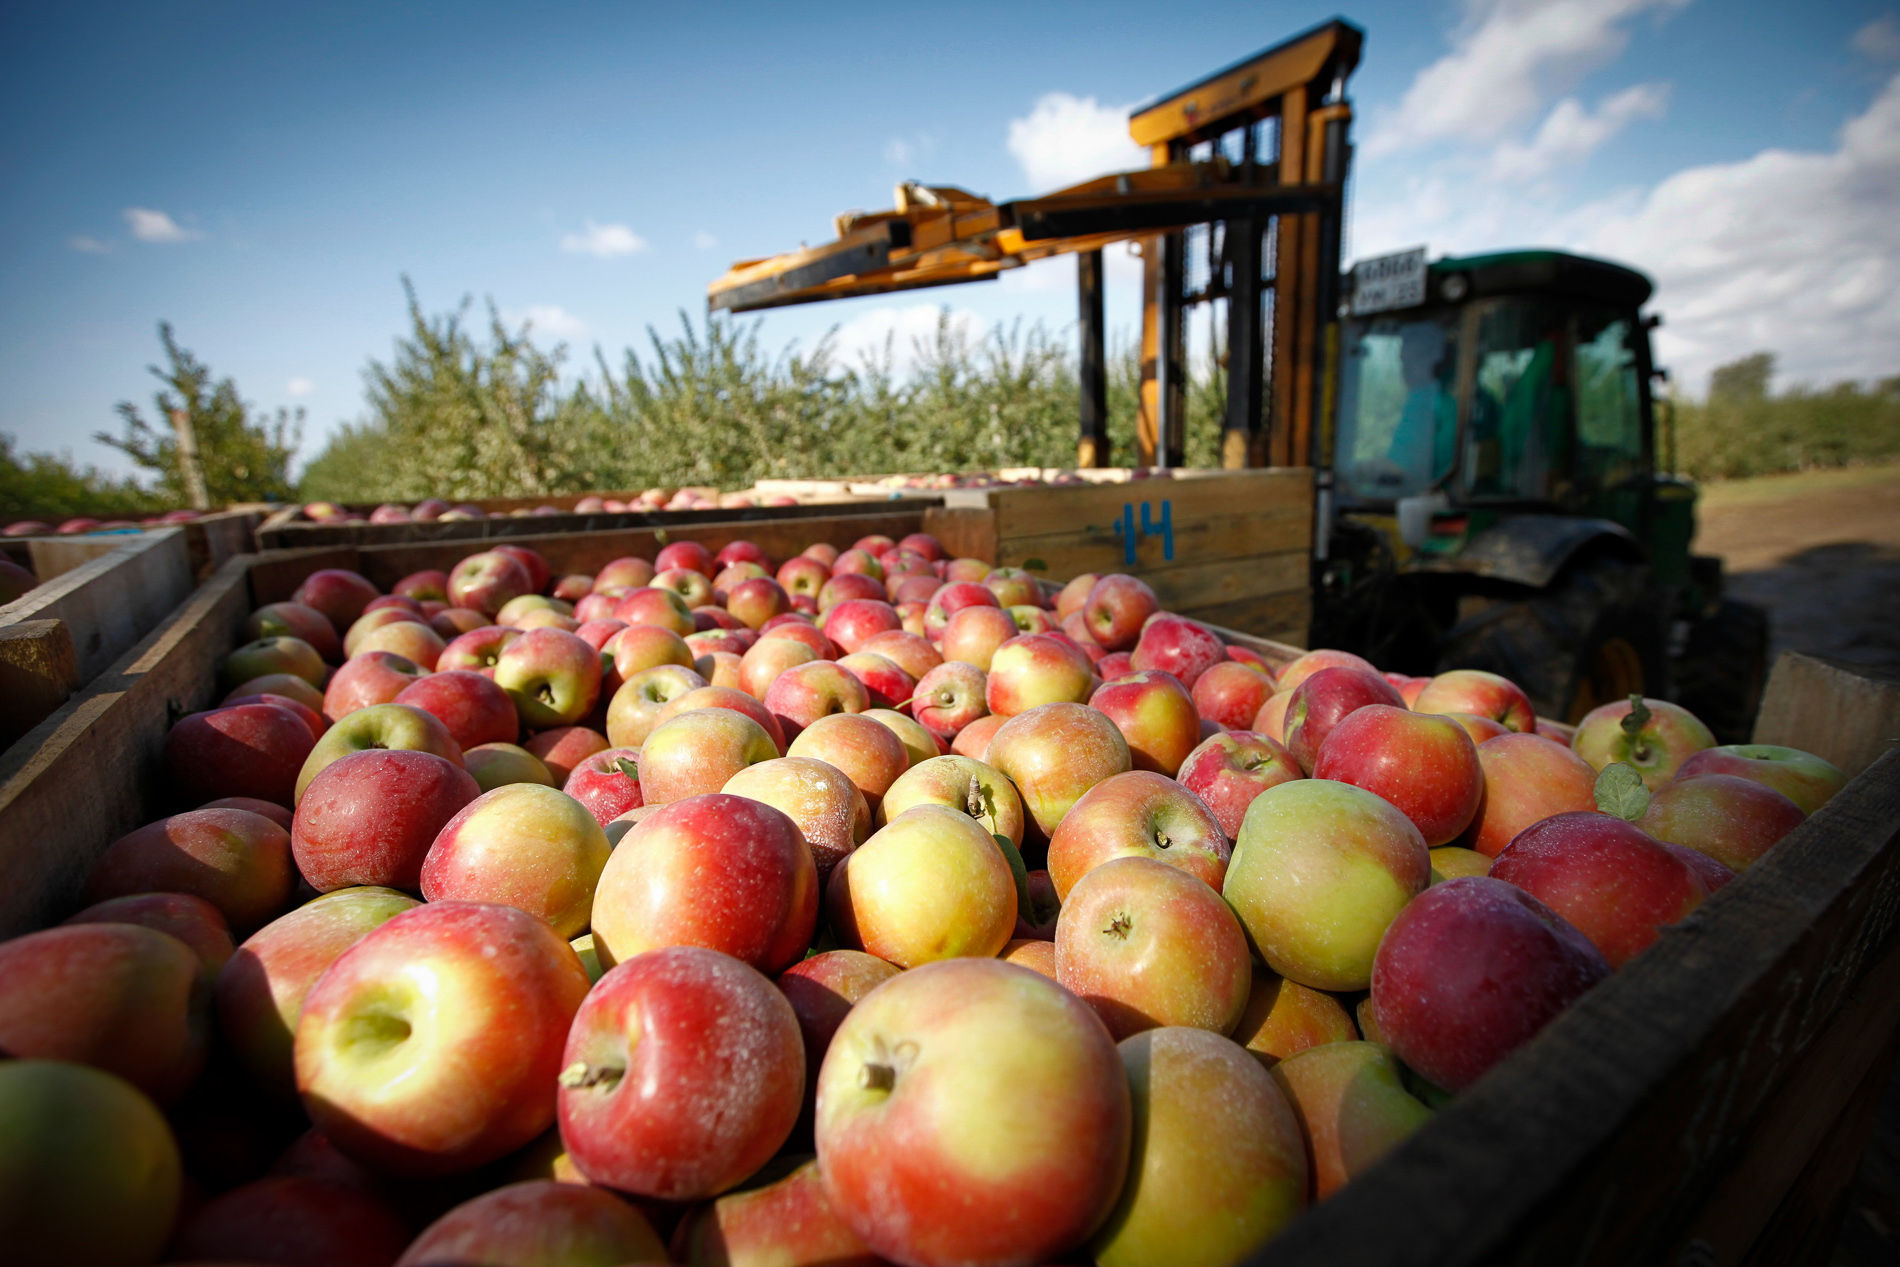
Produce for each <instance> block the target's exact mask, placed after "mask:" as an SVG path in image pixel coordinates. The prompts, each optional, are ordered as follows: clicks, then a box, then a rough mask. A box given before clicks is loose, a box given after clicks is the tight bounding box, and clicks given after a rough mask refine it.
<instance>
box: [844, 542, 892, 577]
mask: <svg viewBox="0 0 1900 1267" xmlns="http://www.w3.org/2000/svg"><path fill="white" fill-rule="evenodd" d="M886 541H887V542H888V538H887V539H886ZM831 571H832V574H833V575H850V574H852V573H854V572H855V573H860V574H862V575H864V576H869V577H872V578H874V579H876V580H880V581H881V580H883V579H884V565H883V564H882V563H879V562H878V561H877V556H876V555H875V554H873V553H872V552H871V551H870V550H867V549H865V548H864V547H863V546H857V545H854V546H852V547H851V548H850V549H849V550H846V551H844V552H843V553H841V554H839V555H838V558H837V561H836V562H834V563H833V564H832V565H831Z"/></svg>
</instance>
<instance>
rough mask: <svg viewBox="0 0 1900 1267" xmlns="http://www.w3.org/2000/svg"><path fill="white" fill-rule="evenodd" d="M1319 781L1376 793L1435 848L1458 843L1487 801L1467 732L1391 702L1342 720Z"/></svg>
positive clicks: (1324, 751) (1323, 755) (1316, 769)
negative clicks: (1396, 706)
mask: <svg viewBox="0 0 1900 1267" xmlns="http://www.w3.org/2000/svg"><path fill="white" fill-rule="evenodd" d="M1317 680H1318V679H1317V677H1315V678H1311V679H1308V681H1309V683H1310V682H1312V681H1317ZM1313 777H1314V778H1315V779H1322V780H1323V779H1335V780H1337V781H1339V782H1341V783H1350V784H1352V785H1353V786H1354V787H1362V788H1364V789H1366V790H1367V791H1368V792H1376V793H1378V794H1379V795H1380V796H1382V797H1384V798H1385V799H1386V800H1388V801H1390V802H1391V803H1392V804H1393V805H1396V806H1397V807H1398V808H1399V810H1400V811H1401V812H1402V813H1404V815H1405V816H1406V817H1407V818H1409V819H1411V820H1412V824H1413V825H1414V826H1415V827H1417V828H1418V830H1419V834H1420V835H1422V836H1423V837H1425V843H1426V844H1427V845H1429V846H1431V847H1433V848H1436V847H1438V846H1439V845H1445V844H1450V843H1451V842H1452V841H1454V840H1456V839H1457V838H1458V837H1459V835H1460V834H1461V833H1463V831H1464V830H1465V828H1466V827H1468V826H1470V825H1471V820H1472V819H1473V818H1474V817H1476V816H1477V813H1478V803H1479V801H1481V800H1482V799H1483V797H1484V772H1483V770H1482V769H1481V768H1480V767H1479V765H1478V748H1477V745H1476V744H1474V743H1472V742H1471V736H1470V735H1467V734H1466V733H1465V730H1464V727H1462V726H1460V725H1459V724H1458V723H1457V722H1455V721H1453V720H1452V719H1451V718H1449V717H1441V716H1439V715H1437V714H1435V713H1414V712H1412V711H1411V710H1409V709H1406V708H1394V707H1391V706H1389V705H1385V704H1368V705H1366V706H1365V707H1363V708H1358V709H1355V710H1353V711H1352V712H1351V713H1349V714H1347V715H1346V716H1345V717H1342V718H1341V719H1340V721H1339V724H1338V725H1336V726H1334V727H1333V728H1332V730H1331V732H1329V733H1328V734H1327V736H1326V740H1325V742H1324V743H1322V744H1321V745H1320V747H1319V754H1318V756H1317V757H1315V758H1314V761H1313Z"/></svg>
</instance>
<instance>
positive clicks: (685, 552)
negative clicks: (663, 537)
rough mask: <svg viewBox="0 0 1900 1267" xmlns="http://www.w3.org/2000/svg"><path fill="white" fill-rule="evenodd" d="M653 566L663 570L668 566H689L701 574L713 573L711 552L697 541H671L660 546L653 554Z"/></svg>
mask: <svg viewBox="0 0 1900 1267" xmlns="http://www.w3.org/2000/svg"><path fill="white" fill-rule="evenodd" d="M653 566H654V567H656V568H658V569H659V570H660V571H662V572H664V571H666V570H667V569H668V568H689V569H691V570H692V571H694V572H698V573H699V574H700V575H701V576H711V575H712V574H713V554H712V551H711V550H708V549H707V548H706V547H705V546H703V545H701V544H700V543H699V542H697V541H673V542H669V543H668V544H666V545H664V546H662V547H660V552H659V553H658V554H656V555H654V556H653Z"/></svg>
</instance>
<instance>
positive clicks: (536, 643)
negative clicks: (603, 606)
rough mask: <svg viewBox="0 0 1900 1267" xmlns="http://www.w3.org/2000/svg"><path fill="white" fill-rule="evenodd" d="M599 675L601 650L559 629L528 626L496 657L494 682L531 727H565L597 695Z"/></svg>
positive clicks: (589, 707)
mask: <svg viewBox="0 0 1900 1267" xmlns="http://www.w3.org/2000/svg"><path fill="white" fill-rule="evenodd" d="M621 637H622V638H625V637H626V634H625V633H622V634H621ZM600 676H601V674H600V653H599V652H597V651H595V650H594V649H593V648H592V647H590V646H588V645H587V644H586V643H585V642H582V641H581V640H580V639H579V638H576V637H575V636H574V635H573V634H571V633H568V632H566V631H565V630H561V629H530V630H529V631H528V632H526V633H524V634H522V635H521V637H519V638H517V639H516V640H515V641H514V642H513V643H511V644H510V645H509V647H508V649H507V650H505V651H503V652H502V653H501V658H500V659H499V660H497V661H496V662H495V684H496V685H497V686H499V687H501V688H502V689H503V690H505V691H507V692H508V698H510V699H512V700H513V701H514V703H515V711H516V712H517V713H519V714H521V722H522V725H524V726H526V727H527V728H528V729H530V730H545V729H547V728H548V727H550V726H570V725H573V724H574V723H575V722H578V721H580V720H581V718H583V717H585V716H587V714H588V713H589V712H591V711H592V710H593V707H594V701H595V700H596V699H598V698H599V697H600Z"/></svg>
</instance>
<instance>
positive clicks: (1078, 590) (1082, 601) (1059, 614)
mask: <svg viewBox="0 0 1900 1267" xmlns="http://www.w3.org/2000/svg"><path fill="white" fill-rule="evenodd" d="M1101 579H1102V578H1101V575H1100V574H1099V573H1096V572H1084V573H1082V574H1081V575H1080V576H1077V577H1073V578H1072V579H1070V581H1069V583H1068V584H1066V585H1064V586H1063V587H1062V589H1061V592H1059V593H1058V594H1057V595H1056V619H1057V620H1060V621H1063V622H1064V623H1067V621H1068V619H1069V617H1071V616H1074V615H1077V614H1079V613H1081V612H1082V611H1083V609H1084V608H1086V607H1087V606H1088V601H1089V591H1090V590H1092V589H1094V588H1095V582H1097V581H1099V580H1101ZM1085 619H1086V617H1085Z"/></svg>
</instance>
